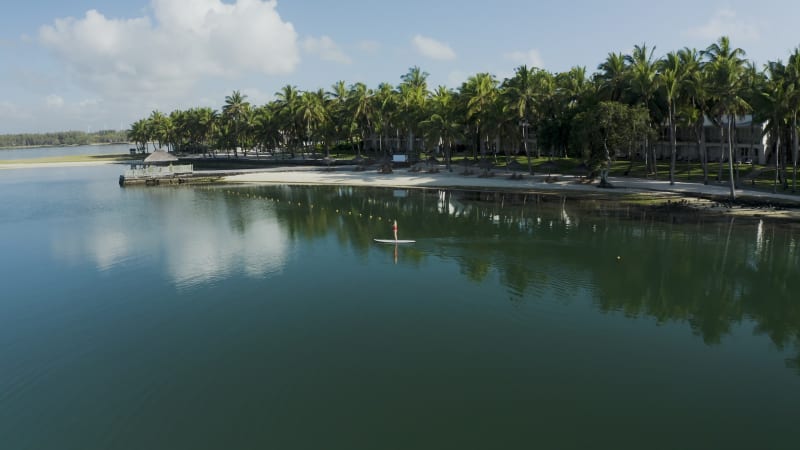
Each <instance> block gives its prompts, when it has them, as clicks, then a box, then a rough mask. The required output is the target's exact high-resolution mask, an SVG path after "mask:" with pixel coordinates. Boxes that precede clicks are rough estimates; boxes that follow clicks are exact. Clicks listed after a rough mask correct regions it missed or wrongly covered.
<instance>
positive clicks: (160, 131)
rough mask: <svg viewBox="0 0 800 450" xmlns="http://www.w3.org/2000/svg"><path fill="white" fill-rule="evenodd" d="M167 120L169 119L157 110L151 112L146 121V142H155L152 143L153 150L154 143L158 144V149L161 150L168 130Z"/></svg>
mask: <svg viewBox="0 0 800 450" xmlns="http://www.w3.org/2000/svg"><path fill="white" fill-rule="evenodd" d="M168 120H169V118H167V116H165V115H164V114H163V113H162V112H161V111H158V110H155V111H153V112H151V113H150V117H148V119H147V135H148V140H150V141H155V142H154V143H153V149H154V150H155V145H156V143H158V148H159V149H161V147H162V145H163V144H164V142H166V141H167V136H168V128H169V126H168V124H167V121H168Z"/></svg>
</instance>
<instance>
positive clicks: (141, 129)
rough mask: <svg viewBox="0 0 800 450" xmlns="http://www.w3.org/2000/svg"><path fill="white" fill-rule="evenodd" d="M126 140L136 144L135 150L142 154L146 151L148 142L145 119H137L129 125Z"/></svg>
mask: <svg viewBox="0 0 800 450" xmlns="http://www.w3.org/2000/svg"><path fill="white" fill-rule="evenodd" d="M128 139H130V140H131V141H133V142H134V143H135V144H136V150H138V151H140V152H143V151H145V150H146V149H147V142H148V140H149V137H148V130H147V119H139V120H137V121H136V122H134V123H132V124H131V127H130V129H129V130H128Z"/></svg>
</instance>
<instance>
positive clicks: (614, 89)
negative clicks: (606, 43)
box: [597, 53, 629, 102]
mask: <svg viewBox="0 0 800 450" xmlns="http://www.w3.org/2000/svg"><path fill="white" fill-rule="evenodd" d="M597 70H599V71H600V73H599V74H598V75H597V77H598V79H599V81H600V97H601V98H602V99H603V100H611V101H615V102H617V101H620V100H621V99H622V94H624V93H625V91H626V90H627V89H628V75H629V74H628V64H627V61H626V58H625V55H623V54H622V53H609V54H608V56H606V60H605V61H603V62H602V63H600V65H599V66H597Z"/></svg>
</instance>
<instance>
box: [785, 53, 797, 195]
mask: <svg viewBox="0 0 800 450" xmlns="http://www.w3.org/2000/svg"><path fill="white" fill-rule="evenodd" d="M786 69H787V75H788V76H789V81H790V83H791V86H790V89H789V92H788V94H789V98H788V100H789V105H788V106H789V113H790V114H791V116H792V166H793V170H792V192H797V159H798V147H799V146H800V144H798V132H797V114H798V113H800V47H795V49H794V52H792V54H791V55H790V56H789V63H788V64H787V66H786Z"/></svg>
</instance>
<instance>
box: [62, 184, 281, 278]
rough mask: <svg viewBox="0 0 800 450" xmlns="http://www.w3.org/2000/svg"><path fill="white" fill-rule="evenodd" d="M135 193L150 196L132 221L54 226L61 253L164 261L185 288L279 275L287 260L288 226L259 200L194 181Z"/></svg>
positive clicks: (102, 262)
mask: <svg viewBox="0 0 800 450" xmlns="http://www.w3.org/2000/svg"><path fill="white" fill-rule="evenodd" d="M129 194H130V195H132V196H135V197H138V198H137V199H136V200H139V201H142V202H146V206H145V207H144V209H143V210H138V207H139V202H138V201H137V202H135V203H134V204H135V205H136V208H137V209H131V211H130V212H129V213H130V214H131V215H132V217H129V219H130V221H124V220H123V221H122V222H121V221H120V217H119V215H117V214H102V213H100V214H93V215H90V216H89V219H90V221H91V223H90V224H89V225H88V230H87V229H83V228H73V227H65V228H64V229H62V230H59V231H57V232H55V233H54V234H53V239H52V243H51V246H52V251H53V254H54V256H55V257H56V258H57V259H59V260H62V261H65V262H71V263H76V262H79V261H81V260H82V259H83V258H85V257H86V256H88V257H90V258H92V260H93V262H94V264H95V266H96V268H97V270H99V271H108V270H112V269H116V268H123V267H125V268H130V266H131V265H137V264H139V265H141V264H147V263H148V262H149V261H158V263H159V265H160V266H162V267H163V268H164V271H165V275H166V276H167V277H168V278H169V279H170V280H171V282H172V283H173V284H174V285H175V286H176V287H178V288H188V287H192V286H197V285H201V284H209V283H211V284H213V283H214V282H215V281H217V280H222V279H225V278H228V277H229V276H230V275H231V274H232V273H233V272H237V273H240V274H245V275H247V276H249V277H252V278H261V277H266V276H272V275H274V274H276V273H280V271H281V270H282V268H283V267H284V265H285V259H286V257H287V252H288V246H287V236H286V233H285V232H283V230H282V228H281V226H280V225H279V224H278V222H277V220H276V218H275V217H274V216H273V215H272V214H271V213H270V212H269V211H266V210H264V209H263V208H260V207H259V205H255V204H252V203H245V202H235V201H231V200H230V199H229V198H227V197H226V196H225V195H222V194H220V193H214V192H205V191H201V190H192V189H164V190H146V191H138V192H136V191H133V192H130V193H129ZM94 202H102V198H95V199H94ZM129 207H130V205H129Z"/></svg>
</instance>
